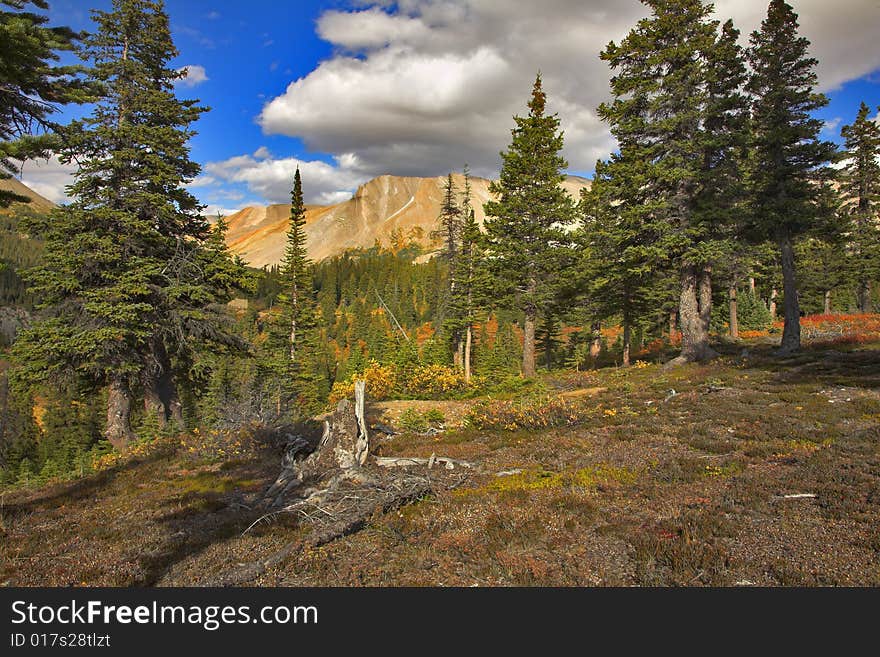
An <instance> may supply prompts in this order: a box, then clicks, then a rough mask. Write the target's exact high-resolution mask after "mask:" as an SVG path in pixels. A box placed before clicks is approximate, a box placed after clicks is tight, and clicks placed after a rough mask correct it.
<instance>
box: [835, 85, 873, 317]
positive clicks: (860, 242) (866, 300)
mask: <svg viewBox="0 0 880 657" xmlns="http://www.w3.org/2000/svg"><path fill="white" fill-rule="evenodd" d="M869 112H870V108H869V107H868V106H867V105H866V104H865V103H864V102H863V103H862V104H861V105H860V106H859V111H858V114H857V115H856V119H855V121H853V123H852V124H850V125H846V126H843V128H841V130H840V134H841V136H842V137H843V138H844V139H845V140H846V143H845V149H846V152H845V160H844V163H845V164H844V167H843V170H842V171H841V172H840V193H841V197H842V199H843V203H842V207H841V214H843V216H844V217H846V218H847V219H848V220H849V223H850V226H849V229H850V230H849V240H848V244H847V247H848V248H847V251H848V256H849V257H848V258H847V268H848V270H849V274H850V275H851V276H852V278H853V279H854V281H855V282H856V284H857V288H858V289H857V296H858V302H859V309H860V310H861V311H862V312H869V311H870V310H871V293H870V285H871V281H873V280H877V278H878V277H880V225H878V221H877V217H878V207H880V206H878V200H880V125H878V124H877V121H876V120H871V119H870V117H869Z"/></svg>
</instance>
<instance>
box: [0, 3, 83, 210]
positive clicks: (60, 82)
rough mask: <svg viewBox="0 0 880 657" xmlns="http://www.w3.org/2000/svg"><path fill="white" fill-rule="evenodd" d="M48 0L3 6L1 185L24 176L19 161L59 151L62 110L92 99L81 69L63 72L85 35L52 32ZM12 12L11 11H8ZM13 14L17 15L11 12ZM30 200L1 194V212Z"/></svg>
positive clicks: (59, 30) (62, 29) (58, 29)
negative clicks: (56, 119)
mask: <svg viewBox="0 0 880 657" xmlns="http://www.w3.org/2000/svg"><path fill="white" fill-rule="evenodd" d="M29 5H33V8H34V9H40V10H46V9H48V3H47V2H46V0H2V2H0V6H2V7H4V9H3V10H0V88H2V89H3V93H0V180H2V179H4V178H10V177H12V175H14V174H16V173H18V167H17V166H16V165H15V164H14V162H13V161H14V160H19V161H21V160H26V159H30V158H36V157H45V156H47V155H48V154H49V153H50V152H51V151H52V148H53V147H54V146H55V140H54V135H53V134H52V131H53V129H54V127H55V125H54V124H53V122H52V121H51V115H52V113H53V112H55V110H56V109H57V105H58V104H63V103H69V102H83V101H85V100H88V99H89V94H88V93H87V92H86V89H85V87H84V86H83V85H82V84H81V83H80V81H79V80H78V79H77V78H76V74H77V73H78V72H79V70H80V69H79V67H77V66H60V65H58V64H57V62H58V60H59V55H58V53H59V52H65V51H71V50H73V49H74V47H75V44H76V42H77V41H78V39H79V38H80V37H81V35H79V34H77V33H75V32H73V31H72V30H71V29H70V28H68V27H48V26H47V25H46V24H47V23H48V22H49V18H48V16H45V15H41V14H38V13H36V12H34V11H29V10H28V6H29ZM6 7H8V8H9V9H5V8H6ZM10 9H11V10H12V11H10ZM28 200H29V199H27V198H25V197H23V196H19V195H16V194H14V193H12V192H10V191H7V190H0V207H5V206H7V205H9V204H10V203H13V202H22V203H26V202H27V201H28Z"/></svg>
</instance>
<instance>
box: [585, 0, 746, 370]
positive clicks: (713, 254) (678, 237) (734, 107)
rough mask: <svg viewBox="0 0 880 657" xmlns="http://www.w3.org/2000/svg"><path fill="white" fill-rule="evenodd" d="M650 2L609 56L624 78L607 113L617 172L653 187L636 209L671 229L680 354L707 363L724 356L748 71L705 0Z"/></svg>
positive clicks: (613, 174)
mask: <svg viewBox="0 0 880 657" xmlns="http://www.w3.org/2000/svg"><path fill="white" fill-rule="evenodd" d="M643 2H644V4H646V5H647V6H648V7H650V8H651V10H652V12H653V13H652V16H651V17H649V18H645V19H643V20H641V21H640V22H639V24H638V25H637V26H636V28H635V29H633V30H632V31H631V32H630V33H629V35H628V36H627V37H626V38H624V40H623V41H621V43H620V44H619V45H618V44H615V43H614V42H612V43H610V44H609V45H608V47H607V48H606V49H605V50H604V51H603V52H602V55H601V57H602V59H604V60H605V61H607V62H608V63H609V65H610V66H611V67H612V68H613V69H615V71H616V74H615V76H614V77H613V78H612V80H611V89H612V92H613V93H614V100H613V102H612V103H611V104H602V105H601V106H600V107H599V115H600V117H601V118H602V119H603V120H604V121H606V122H607V123H609V124H610V126H611V131H612V133H613V134H614V136H615V137H617V140H618V143H619V144H620V145H621V156H620V157H616V158H613V159H612V162H611V164H610V167H611V168H610V170H609V172H608V175H609V177H610V178H616V179H618V180H622V179H623V178H629V179H630V183H631V184H632V185H636V186H638V187H639V189H640V191H641V192H647V194H646V200H647V205H645V206H643V207H642V208H641V210H638V209H636V208H634V207H633V208H632V209H631V210H628V212H630V211H631V212H634V213H636V214H638V213H640V214H641V215H642V217H641V221H643V222H644V223H645V224H647V225H649V228H648V232H655V231H656V232H660V233H662V234H664V235H665V238H666V240H667V242H668V247H669V253H670V255H671V256H672V257H673V258H674V260H675V263H676V266H677V268H678V271H679V279H680V301H679V317H680V321H681V330H682V351H681V356H680V357H679V360H681V361H691V360H702V359H705V358H708V357H711V356H712V355H713V353H714V352H713V351H712V350H711V348H710V347H709V332H708V329H709V319H710V314H711V303H712V285H711V271H712V265H713V263H714V262H715V261H717V260H718V259H719V258H720V257H721V254H722V253H723V248H722V247H723V238H724V226H725V223H726V221H727V220H728V218H729V216H730V207H731V206H732V205H733V204H734V203H735V196H736V183H737V181H738V176H737V175H736V164H735V162H736V159H737V157H738V155H739V150H741V142H742V140H743V138H744V135H743V129H744V120H743V118H744V112H745V103H744V101H743V99H742V96H741V94H740V92H739V87H740V85H741V83H742V81H743V79H744V71H743V69H744V67H743V63H742V56H741V53H740V51H739V48H738V46H737V45H736V39H737V36H738V32H737V31H736V30H735V29H734V28H733V26H732V24H731V23H729V22H728V23H727V24H725V25H724V27H723V28H722V30H721V34H720V36H718V22H717V21H712V20H710V19H709V16H710V13H711V10H712V8H711V6H708V5H705V4H703V2H702V0H643ZM738 147H739V150H738ZM623 169H632V171H630V172H629V173H625V174H624V173H623V171H622V170H623ZM623 191H624V193H626V190H623ZM630 219H632V220H635V219H636V217H635V216H632V217H630ZM663 222H665V223H666V224H667V226H666V227H665V228H664V227H662V226H661V225H660V224H661V223H663Z"/></svg>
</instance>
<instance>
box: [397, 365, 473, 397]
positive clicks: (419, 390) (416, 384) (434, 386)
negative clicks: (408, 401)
mask: <svg viewBox="0 0 880 657" xmlns="http://www.w3.org/2000/svg"><path fill="white" fill-rule="evenodd" d="M467 387H468V384H467V383H466V382H465V379H464V372H462V371H460V370H456V369H453V368H451V367H448V366H446V365H420V366H418V367H415V368H413V369H412V371H411V372H409V373H408V376H407V377H406V379H405V380H404V381H403V382H402V388H403V390H402V392H403V393H404V394H406V395H407V396H410V397H415V398H419V399H420V398H424V399H439V398H441V397H446V396H449V395H450V394H451V393H455V392H462V391H464V390H465V389H466V388H467Z"/></svg>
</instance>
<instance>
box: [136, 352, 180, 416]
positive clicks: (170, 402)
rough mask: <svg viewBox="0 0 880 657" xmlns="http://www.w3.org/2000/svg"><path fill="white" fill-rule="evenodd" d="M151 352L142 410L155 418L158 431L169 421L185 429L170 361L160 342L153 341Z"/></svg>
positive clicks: (145, 378) (145, 377) (145, 379)
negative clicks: (151, 358) (151, 360)
mask: <svg viewBox="0 0 880 657" xmlns="http://www.w3.org/2000/svg"><path fill="white" fill-rule="evenodd" d="M152 351H153V362H152V364H151V367H150V368H149V369H148V371H147V373H146V375H145V376H144V410H145V411H146V412H147V413H148V414H154V415H155V416H156V419H157V421H158V423H159V428H160V429H165V428H166V427H167V426H168V422H169V420H170V421H171V423H172V424H173V425H175V426H176V427H177V428H178V429H185V428H186V424H185V422H184V420H183V406H182V404H181V403H180V397H179V395H178V393H177V384H176V383H175V381H174V373H173V372H172V370H171V359H170V358H169V357H168V351H167V350H166V349H165V344H164V343H163V342H162V340H160V339H159V338H155V339H154V340H153V343H152Z"/></svg>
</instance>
